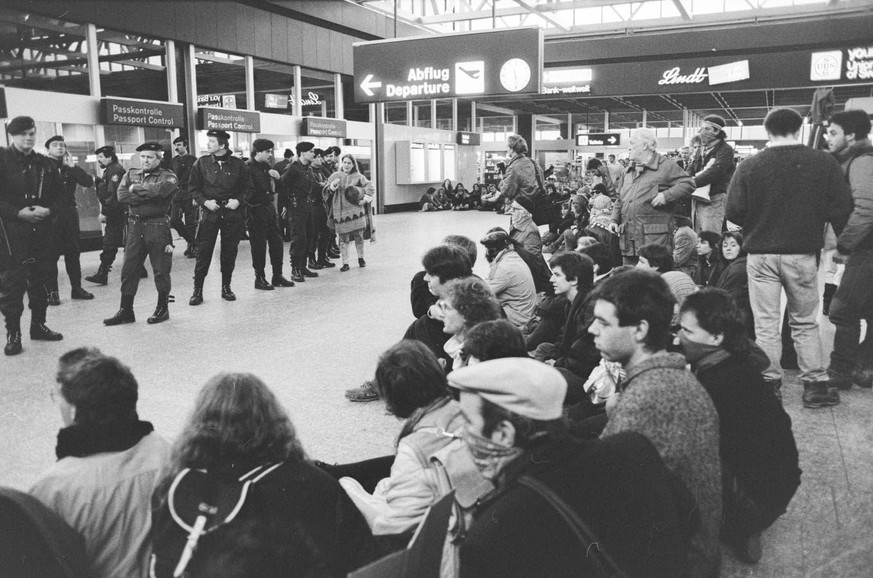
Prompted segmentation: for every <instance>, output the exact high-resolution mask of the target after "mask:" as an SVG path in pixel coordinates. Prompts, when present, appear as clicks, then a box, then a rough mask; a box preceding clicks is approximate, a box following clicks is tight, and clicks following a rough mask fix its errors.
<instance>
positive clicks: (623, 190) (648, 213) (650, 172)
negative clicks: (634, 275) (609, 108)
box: [609, 128, 694, 265]
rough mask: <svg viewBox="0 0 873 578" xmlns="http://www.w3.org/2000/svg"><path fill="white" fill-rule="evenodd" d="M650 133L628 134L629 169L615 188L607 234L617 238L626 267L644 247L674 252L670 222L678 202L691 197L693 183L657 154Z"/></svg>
mask: <svg viewBox="0 0 873 578" xmlns="http://www.w3.org/2000/svg"><path fill="white" fill-rule="evenodd" d="M657 147H658V141H657V139H656V138H655V133H654V132H653V131H652V130H651V129H647V128H638V129H636V130H635V131H633V132H632V133H631V138H630V148H629V149H628V156H629V158H630V161H631V163H632V164H631V165H630V166H629V167H628V169H627V170H626V171H625V173H624V174H623V175H622V178H621V181H620V182H619V184H618V201H617V202H616V203H615V206H614V207H613V209H612V222H611V223H610V224H609V230H610V231H611V232H612V233H614V234H617V235H619V241H620V246H621V255H622V258H623V261H624V264H625V265H636V263H637V260H638V256H637V251H638V250H639V248H640V247H642V246H643V245H648V244H650V243H658V244H661V245H664V246H665V247H668V248H669V249H670V250H671V251H672V250H673V232H672V227H671V219H672V216H673V210H672V209H673V206H674V203H675V202H676V201H678V200H679V199H682V198H685V197H689V196H691V193H693V192H694V183H693V181H692V179H691V177H689V176H688V174H687V173H686V172H685V171H683V170H682V169H681V168H679V165H677V164H676V163H675V162H674V161H672V160H670V159H668V158H667V157H665V156H664V155H662V154H660V153H658V151H657V150H656V149H657Z"/></svg>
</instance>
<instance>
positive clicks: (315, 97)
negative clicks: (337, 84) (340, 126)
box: [300, 68, 336, 118]
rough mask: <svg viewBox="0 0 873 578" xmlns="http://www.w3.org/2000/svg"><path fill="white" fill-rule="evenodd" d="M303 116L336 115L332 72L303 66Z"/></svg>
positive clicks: (328, 116)
mask: <svg viewBox="0 0 873 578" xmlns="http://www.w3.org/2000/svg"><path fill="white" fill-rule="evenodd" d="M300 92H301V96H302V98H301V100H302V102H303V116H323V117H327V118H333V117H334V116H336V98H334V85H333V74H328V73H326V72H319V71H317V70H310V69H308V68H304V69H303V70H302V71H301V91H300Z"/></svg>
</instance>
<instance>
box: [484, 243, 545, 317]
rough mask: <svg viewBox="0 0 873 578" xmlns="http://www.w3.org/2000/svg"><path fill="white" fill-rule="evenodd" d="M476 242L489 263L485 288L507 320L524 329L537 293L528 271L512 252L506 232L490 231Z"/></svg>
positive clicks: (534, 308)
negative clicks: (487, 288)
mask: <svg viewBox="0 0 873 578" xmlns="http://www.w3.org/2000/svg"><path fill="white" fill-rule="evenodd" d="M479 242H480V243H482V245H484V246H485V257H486V259H487V260H488V263H489V264H490V267H489V270H488V285H489V286H490V287H491V290H492V291H493V292H494V295H495V296H496V297H497V301H499V302H500V306H501V307H503V312H504V313H505V314H506V318H507V319H508V320H509V321H510V322H511V323H513V324H514V325H515V326H516V327H519V328H520V327H524V326H526V325H527V324H528V323H529V322H530V320H531V319H532V318H533V316H534V313H535V311H536V306H537V290H536V286H535V284H534V279H533V275H532V274H531V271H530V268H529V267H528V266H527V263H525V262H524V260H523V259H522V258H521V256H519V254H518V253H517V252H516V251H515V246H514V245H513V243H512V240H511V239H510V238H509V235H508V234H507V233H506V231H504V230H502V229H496V230H492V231H489V232H488V234H487V235H485V236H484V237H482V239H481V240H480V241H479Z"/></svg>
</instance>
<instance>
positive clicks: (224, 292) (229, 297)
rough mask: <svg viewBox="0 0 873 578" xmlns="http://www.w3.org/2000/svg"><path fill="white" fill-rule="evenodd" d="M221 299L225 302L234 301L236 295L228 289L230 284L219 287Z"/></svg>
mask: <svg viewBox="0 0 873 578" xmlns="http://www.w3.org/2000/svg"><path fill="white" fill-rule="evenodd" d="M221 298H222V299H224V300H225V301H236V294H234V292H233V291H231V289H230V283H228V284H227V285H222V286H221Z"/></svg>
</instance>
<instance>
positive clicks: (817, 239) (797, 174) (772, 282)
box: [727, 109, 852, 408]
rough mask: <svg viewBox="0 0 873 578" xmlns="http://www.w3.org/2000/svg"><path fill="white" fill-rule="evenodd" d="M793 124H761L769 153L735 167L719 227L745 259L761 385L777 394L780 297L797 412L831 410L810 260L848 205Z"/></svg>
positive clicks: (831, 164)
mask: <svg viewBox="0 0 873 578" xmlns="http://www.w3.org/2000/svg"><path fill="white" fill-rule="evenodd" d="M802 124H803V119H802V118H801V116H800V115H799V114H798V113H797V112H795V111H794V110H791V109H776V110H773V111H771V112H770V113H769V114H768V115H767V118H766V119H765V120H764V128H765V129H766V130H767V134H768V136H769V139H770V146H769V148H767V149H766V150H764V151H762V152H761V153H760V154H757V155H755V156H754V157H752V158H750V159H747V160H745V161H743V162H742V163H740V165H739V167H737V171H736V173H735V174H734V178H733V180H732V181H731V184H730V188H729V189H728V201H727V219H728V220H729V221H731V222H732V223H735V224H737V225H739V226H741V227H742V228H743V234H744V235H745V238H746V240H745V243H744V245H743V248H744V249H746V250H747V251H748V253H749V257H748V265H747V269H748V273H749V298H750V301H751V304H752V311H753V312H754V316H755V335H756V336H757V342H758V345H760V346H761V348H762V349H763V350H764V351H765V352H767V355H768V357H770V367H769V368H768V369H767V370H766V371H765V372H764V377H765V379H767V381H768V382H769V383H770V384H771V385H773V386H774V388H777V389H778V388H779V387H781V383H782V367H781V365H780V363H779V359H780V357H781V356H782V339H781V336H780V331H779V321H780V320H781V318H782V316H781V314H780V299H781V295H782V290H783V289H784V290H785V293H786V295H787V296H788V317H789V320H790V324H791V335H792V338H793V339H794V346H795V349H796V350H797V358H798V364H799V365H800V369H801V373H800V379H801V381H803V390H804V391H803V405H804V407H807V408H820V407H828V406H832V405H836V404H838V403H839V402H840V396H839V394H838V393H837V391H836V389H835V388H832V387H829V384H828V376H827V373H826V371H825V367H824V363H823V360H822V355H821V337H820V335H819V329H818V320H817V319H816V315H817V312H818V306H819V295H818V253H819V251H821V249H822V246H823V245H824V242H823V237H824V233H823V231H824V226H825V223H826V222H829V223H831V225H832V226H833V228H834V231H835V232H836V233H837V234H838V235H839V234H840V233H841V232H842V230H843V227H845V225H846V221H847V220H848V218H849V214H850V213H851V212H852V197H851V194H850V192H849V188H848V186H847V185H846V182H845V179H844V177H843V172H842V170H841V169H840V165H839V163H838V162H837V161H836V160H835V159H834V158H833V157H832V156H831V155H829V154H828V153H826V152H824V151H819V150H813V149H810V148H808V147H806V146H804V145H803V144H801V143H800V140H799V137H800V127H801V125H802Z"/></svg>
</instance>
